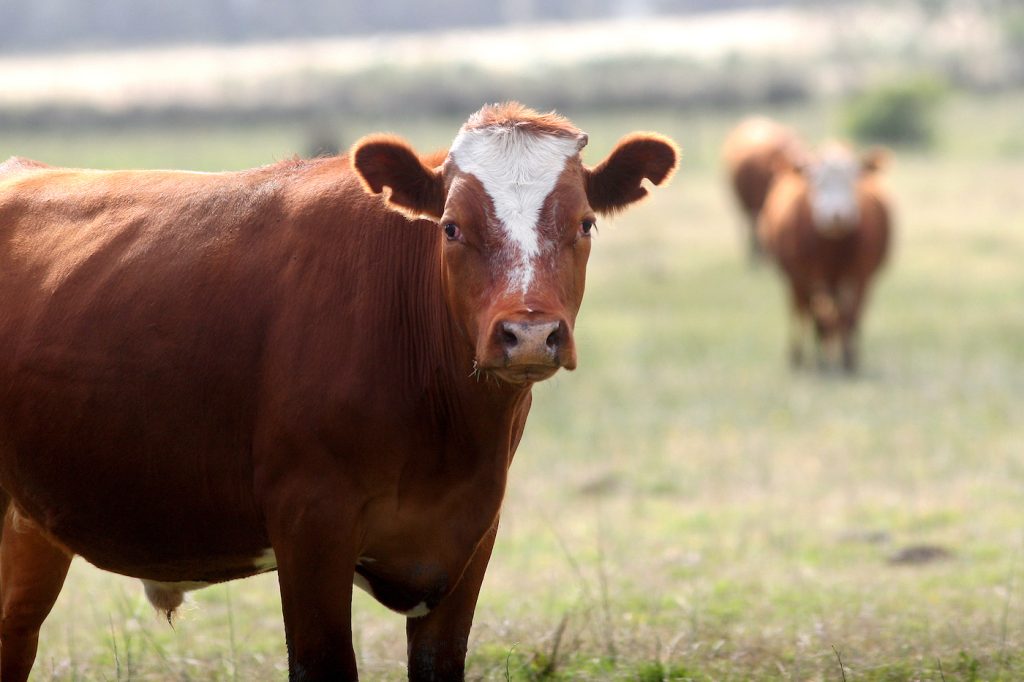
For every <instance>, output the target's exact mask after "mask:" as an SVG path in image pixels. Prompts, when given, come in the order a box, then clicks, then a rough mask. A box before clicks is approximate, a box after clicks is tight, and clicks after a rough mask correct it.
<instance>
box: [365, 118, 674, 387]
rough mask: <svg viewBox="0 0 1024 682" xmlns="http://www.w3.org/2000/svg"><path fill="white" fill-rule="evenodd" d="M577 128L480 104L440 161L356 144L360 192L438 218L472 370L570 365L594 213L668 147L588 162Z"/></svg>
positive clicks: (617, 202)
mask: <svg viewBox="0 0 1024 682" xmlns="http://www.w3.org/2000/svg"><path fill="white" fill-rule="evenodd" d="M586 143H587V136H586V135H585V134H584V133H583V132H581V131H580V130H578V129H577V128H575V127H574V126H573V125H572V124H571V123H569V122H568V121H567V120H565V119H564V118H562V117H560V116H557V115H554V114H546V115H541V114H537V113H536V112H534V111H531V110H529V109H526V108H524V107H522V106H520V105H517V104H506V105H500V106H491V107H484V108H483V109H481V110H480V111H479V112H477V113H476V114H474V115H473V116H472V117H471V118H470V119H469V121H468V122H467V123H466V124H465V125H464V126H463V127H462V129H461V130H460V131H459V134H458V135H457V136H456V138H455V141H454V142H453V143H452V145H451V148H450V149H449V151H448V155H447V157H446V158H445V159H444V161H443V163H442V164H441V165H440V166H438V167H435V168H431V167H429V166H427V165H425V164H424V163H423V162H422V161H421V160H420V159H419V158H417V156H416V155H415V154H414V152H413V151H412V149H411V148H410V147H409V146H408V145H406V144H405V143H404V142H402V141H401V140H397V139H395V138H390V137H379V136H374V137H370V138H367V139H364V140H363V141H361V142H359V143H357V144H356V146H355V147H354V148H353V151H352V159H353V165H354V166H355V169H356V171H357V172H358V173H359V174H360V175H361V176H362V178H363V180H364V182H365V184H366V187H367V189H368V190H369V191H371V192H374V193H379V192H382V191H383V188H384V187H389V188H390V190H391V191H390V195H389V196H388V203H389V205H390V206H391V207H392V208H394V209H396V210H399V211H402V212H404V213H407V214H412V215H416V216H418V217H426V218H428V219H430V220H433V221H435V222H436V223H437V225H438V239H439V240H441V242H442V254H443V256H442V268H443V272H442V277H443V278H444V282H445V291H446V295H447V297H448V305H449V308H450V309H451V311H452V312H453V314H454V316H455V318H456V320H457V322H458V325H459V327H460V328H461V329H462V331H463V332H464V334H465V336H466V338H467V340H468V341H469V343H470V344H472V346H473V348H474V351H475V363H476V365H475V369H477V370H480V371H483V372H486V373H489V374H492V375H494V376H496V377H498V378H499V379H501V380H503V381H505V382H508V383H515V384H524V383H530V382H534V381H539V380H542V379H545V378H547V377H549V376H551V375H552V374H554V373H555V372H556V371H557V370H558V369H559V368H560V367H565V368H566V369H573V368H575V367H576V347H575V343H574V341H573V327H574V325H575V321H576V313H577V312H578V310H579V307H580V302H581V301H582V298H583V288H584V281H585V275H586V265H587V258H588V257H589V255H590V248H591V241H592V239H593V236H594V234H595V230H594V228H595V225H596V223H597V217H598V215H606V214H609V213H613V212H615V211H618V210H621V209H623V208H625V207H626V206H628V205H629V204H631V203H633V202H635V201H637V200H639V199H641V198H643V197H644V196H645V195H646V194H647V190H646V189H645V188H644V187H643V186H642V184H641V183H642V181H643V180H644V178H647V179H649V180H650V181H651V182H653V183H654V184H660V183H662V182H663V181H665V180H666V179H667V178H668V177H669V176H670V175H671V173H672V171H673V170H674V169H675V165H676V157H677V151H676V148H675V145H674V144H673V143H672V142H671V141H669V140H667V139H666V138H663V137H661V136H658V135H653V134H635V135H632V136H629V137H627V138H624V139H623V140H621V141H620V142H619V144H618V145H617V146H616V148H615V149H614V150H613V151H612V153H611V154H610V155H609V157H608V158H607V159H606V160H605V161H603V162H602V163H601V164H599V165H598V166H596V167H594V168H587V167H586V166H584V164H583V162H582V160H581V159H580V150H581V149H582V148H583V147H584V146H585V145H586Z"/></svg>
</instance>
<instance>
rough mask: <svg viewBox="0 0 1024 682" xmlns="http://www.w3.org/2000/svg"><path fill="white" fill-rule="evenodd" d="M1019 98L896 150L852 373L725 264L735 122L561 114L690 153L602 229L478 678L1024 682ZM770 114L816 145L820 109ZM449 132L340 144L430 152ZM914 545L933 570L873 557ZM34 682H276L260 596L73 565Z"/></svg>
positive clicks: (1023, 257) (161, 160)
mask: <svg viewBox="0 0 1024 682" xmlns="http://www.w3.org/2000/svg"><path fill="white" fill-rule="evenodd" d="M1022 105H1024V100H1022V99H1021V98H1020V97H1001V98H993V99H991V100H985V101H979V100H962V99H955V100H953V101H951V102H950V103H949V105H948V106H947V108H946V110H945V112H944V114H943V118H942V121H941V126H940V128H941V139H942V143H941V145H940V147H939V149H938V150H937V151H936V152H934V153H933V154H930V155H908V154H896V155H895V157H894V163H893V167H892V169H891V172H890V179H891V182H890V187H891V193H892V195H893V197H894V202H895V206H896V210H897V229H898V236H897V240H896V247H895V250H894V253H893V254H892V259H891V261H890V264H889V267H888V269H887V270H886V271H885V273H884V274H883V276H882V278H881V279H880V281H879V282H878V285H877V287H876V289H875V291H874V296H873V301H872V305H871V306H870V307H869V310H868V314H867V319H866V324H865V329H864V339H863V361H864V369H863V372H862V373H861V375H860V376H858V377H856V378H854V379H849V380H848V379H845V378H843V377H840V376H836V375H820V374H816V373H810V372H796V373H794V372H791V371H790V370H789V369H788V367H787V365H786V363H785V362H784V335H785V329H786V326H785V317H784V307H783V296H782V288H781V285H780V284H779V282H778V278H777V277H776V276H775V273H774V272H773V271H772V270H771V268H769V267H761V268H757V269H751V268H749V267H747V265H746V261H745V258H743V257H742V252H741V248H740V247H741V238H740V237H741V235H740V232H739V228H738V225H739V221H738V219H737V216H736V215H735V213H734V212H733V210H732V206H731V204H730V202H729V197H728V196H727V195H726V193H725V190H724V186H723V182H722V178H721V176H720V170H719V168H718V167H717V164H716V154H717V149H718V145H719V143H720V141H721V138H722V136H723V134H724V132H725V130H726V129H727V128H728V126H729V125H730V124H731V122H732V121H734V120H735V119H733V118H730V117H726V116H720V115H718V116H716V115H711V114H699V115H698V114H692V115H670V114H667V113H664V112H661V113H654V114H641V113H638V114H636V115H635V116H631V117H630V116H624V115H616V116H614V117H602V116H596V115H595V116H585V115H578V116H575V117H574V118H575V119H576V121H577V123H579V124H580V125H581V127H583V128H584V129H586V130H588V132H590V134H591V140H592V144H591V146H592V148H593V149H591V150H589V151H590V156H589V158H590V159H591V160H592V161H594V160H596V159H598V158H600V156H601V154H603V153H604V151H606V150H607V149H608V148H609V147H610V146H611V144H612V143H613V142H614V139H615V138H617V137H618V136H619V135H621V134H624V133H626V132H628V131H629V130H632V129H634V128H650V129H655V130H661V131H663V132H666V133H669V134H672V135H674V136H675V137H676V139H677V140H678V141H679V142H680V144H681V145H682V146H683V147H684V150H685V156H684V160H683V166H682V168H681V170H680V172H679V174H678V175H677V176H676V179H675V181H674V183H673V185H672V186H671V187H670V188H668V189H666V190H663V191H659V192H657V193H656V195H655V196H654V197H653V198H652V199H651V200H650V201H649V202H647V203H646V204H644V205H643V206H642V207H640V208H637V209H635V210H633V211H632V212H628V213H627V214H625V215H624V216H623V217H621V218H618V219H616V220H614V221H604V223H603V224H602V225H601V227H600V234H599V236H598V237H597V243H596V244H595V249H594V253H593V256H592V259H591V266H590V279H589V282H588V292H587V298H586V301H585V303H584V306H583V311H582V312H581V316H580V320H579V324H578V328H577V334H578V338H577V341H578V344H579V348H580V368H579V369H578V370H577V371H576V372H574V373H572V374H567V373H563V374H560V375H558V376H557V377H556V378H555V379H553V380H552V381H549V382H547V383H545V384H542V385H540V386H538V387H537V388H536V389H535V396H536V398H535V405H534V409H533V414H532V416H531V418H530V424H529V426H528V428H527V432H526V437H525V439H524V441H523V443H522V446H521V447H520V450H519V453H518V455H517V458H516V461H515V464H514V465H513V468H512V476H511V485H510V488H509V492H508V498H507V501H506V504H505V512H504V516H503V522H502V529H501V532H500V534H499V540H498V544H497V547H496V549H495V552H494V557H493V559H492V562H491V568H490V571H489V573H488V576H487V579H486V581H485V583H484V588H483V593H482V596H481V599H480V605H479V608H478V611H477V616H476V624H475V629H474V634H473V637H472V639H471V642H470V655H469V676H470V677H471V678H473V679H485V680H504V679H506V678H510V679H513V680H535V679H594V680H601V679H623V680H627V679H628V680H634V679H638V680H651V681H653V680H663V679H664V680H667V679H696V680H748V679H776V678H777V679H793V680H842V679H844V678H845V679H848V680H994V679H1004V680H1012V679H1021V678H1024V524H1022V523H1021V521H1022V518H1024V495H1022V492H1024V195H1022V194H1021V188H1022V186H1024V131H1022V130H1021V129H1020V126H1019V114H1020V111H1021V110H1022V109H1024V106H1022ZM776 113H777V114H778V115H780V116H782V117H784V118H786V119H787V120H789V121H791V122H793V123H794V124H796V125H797V126H798V127H800V128H801V129H803V130H806V131H809V136H810V137H817V136H819V135H820V134H821V133H822V132H824V131H825V130H827V129H828V128H829V126H830V125H831V124H832V122H833V120H834V117H833V112H832V111H831V110H830V108H828V107H826V106H822V107H818V108H814V109H807V110H799V111H797V110H791V111H780V112H776ZM457 124H458V122H456V121H450V122H434V121H425V122H424V121H421V122H414V123H400V122H390V121H384V122H375V123H368V122H355V121H351V122H348V124H347V125H346V126H345V132H346V134H351V135H355V134H357V133H358V132H368V131H371V130H376V129H380V128H390V129H394V130H399V131H402V132H405V133H407V134H408V135H409V136H410V137H411V138H412V139H413V140H414V141H416V142H417V143H418V144H419V145H420V146H423V147H432V146H440V145H443V144H444V143H445V142H446V141H447V140H448V139H450V138H451V136H452V135H453V134H454V132H455V126H456V125H457ZM301 135H302V133H301V130H300V129H298V128H295V129H242V130H237V131H225V130H216V129H215V130H190V131H187V132H177V133H170V132H156V131H154V132H129V133H117V134H114V133H107V134H104V135H97V136H95V137H92V138H88V139H86V138H82V137H74V138H71V137H68V138H63V139H61V138H52V137H50V136H44V135H39V136H32V137H27V136H20V137H19V138H18V139H13V138H10V137H6V138H5V137H2V136H0V156H5V155H6V154H7V153H12V154H13V153H18V154H24V155H28V156H36V157H38V158H41V159H43V160H47V161H51V162H54V163H63V164H69V165H85V166H104V167H118V166H160V167H168V166H186V167H191V168H199V169H211V170H212V169H220V168H230V167H241V166H246V165H253V164H259V163H266V162H269V161H272V160H274V159H275V158H282V157H284V156H288V155H290V154H291V153H292V152H293V151H295V150H296V149H300V148H301ZM347 141H348V142H351V139H349V140H347ZM914 547H918V548H926V549H927V548H930V549H931V550H933V553H934V554H939V555H941V556H939V557H938V558H937V559H936V560H934V561H923V562H913V561H910V562H906V561H904V562H900V561H894V559H895V558H898V557H899V556H900V555H901V552H904V551H905V550H907V549H908V548H909V549H913V548H914ZM904 553H905V552H904ZM911 554H913V553H912V552H911ZM355 602H356V603H355V615H354V620H355V630H356V649H357V654H358V657H359V660H360V664H361V669H362V671H363V674H364V676H365V678H366V679H370V680H377V679H384V680H388V679H402V678H403V677H404V665H405V664H404V656H405V643H404V623H403V620H402V619H401V618H400V617H398V616H396V615H394V614H392V613H390V612H388V611H386V610H385V609H383V608H382V607H380V606H378V605H377V604H375V603H374V602H373V601H372V600H371V599H369V598H368V597H366V596H365V595H363V594H362V593H358V594H357V595H356V598H355ZM840 660H841V662H842V665H843V668H842V669H841V668H840ZM35 672H36V679H40V680H45V679H60V680H66V679H78V680H93V679H160V680H163V679H176V680H206V679H224V680H252V679H281V678H284V677H285V676H286V672H285V651H284V638H283V628H282V624H281V619H280V606H279V603H278V597H277V593H276V581H275V578H274V576H272V575H270V576H263V577H260V578H256V579H250V580H247V581H242V582H236V583H232V584H229V585H223V586H217V587H214V588H210V589H208V590H205V591H202V592H199V593H196V594H195V597H194V600H193V605H191V606H189V607H188V608H187V609H186V611H185V613H184V615H183V617H182V618H181V619H180V620H179V621H177V623H176V625H175V628H174V629H173V630H172V629H171V628H169V627H168V626H167V624H166V623H165V622H164V621H163V620H162V619H160V618H159V617H158V616H157V615H156V614H155V613H154V611H153V610H152V609H151V607H150V606H149V605H148V603H147V602H146V601H145V599H144V597H143V594H142V590H141V587H140V585H139V584H138V583H137V582H135V581H131V580H128V579H126V578H121V577H117V576H111V575H109V574H102V573H100V572H99V571H97V570H95V569H93V568H91V567H90V566H88V565H87V564H85V563H84V562H81V561H77V562H76V563H75V564H74V566H73V568H72V574H71V576H70V578H69V579H68V583H67V585H66V587H65V589H64V592H63V594H62V595H61V598H60V600H59V601H58V603H57V605H56V607H55V610H54V613H53V615H52V616H51V617H50V619H49V620H48V621H47V623H46V626H45V628H44V630H43V634H42V639H41V645H40V654H39V658H38V661H37V666H36V671H35Z"/></svg>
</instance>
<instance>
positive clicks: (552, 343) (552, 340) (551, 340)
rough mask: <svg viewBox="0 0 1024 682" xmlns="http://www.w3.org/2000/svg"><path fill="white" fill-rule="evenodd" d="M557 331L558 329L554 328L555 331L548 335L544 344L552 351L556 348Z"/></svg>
mask: <svg viewBox="0 0 1024 682" xmlns="http://www.w3.org/2000/svg"><path fill="white" fill-rule="evenodd" d="M558 331H559V330H558V328H555V331H553V332H551V333H550V334H548V338H547V341H545V343H547V345H548V348H551V349H552V350H554V349H555V348H558Z"/></svg>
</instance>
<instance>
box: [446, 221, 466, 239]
mask: <svg viewBox="0 0 1024 682" xmlns="http://www.w3.org/2000/svg"><path fill="white" fill-rule="evenodd" d="M444 236H445V237H448V241H450V242H454V241H458V240H459V239H460V238H461V237H462V230H460V229H459V226H458V225H456V224H455V223H445V224H444Z"/></svg>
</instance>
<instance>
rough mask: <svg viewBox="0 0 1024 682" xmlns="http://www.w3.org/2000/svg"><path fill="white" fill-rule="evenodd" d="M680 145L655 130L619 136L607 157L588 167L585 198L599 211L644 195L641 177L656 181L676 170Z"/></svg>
mask: <svg viewBox="0 0 1024 682" xmlns="http://www.w3.org/2000/svg"><path fill="white" fill-rule="evenodd" d="M678 158H679V148H678V147H676V145H675V143H674V142H673V141H672V140H670V139H668V138H667V137H664V136H663V135H658V134H657V133H633V134H632V135H627V136H626V137H624V138H622V139H621V140H619V143H618V144H617V145H615V149H613V150H612V153H611V154H609V155H608V158H607V159H605V160H604V161H602V162H601V163H599V164H598V165H597V166H595V167H594V168H592V169H590V170H588V171H587V200H588V201H589V202H590V207H591V208H592V209H594V210H595V211H597V212H598V213H615V212H616V211H621V210H622V209H624V208H626V207H627V206H629V205H630V204H632V203H633V202H635V201H639V200H640V199H643V198H644V197H645V196H647V189H646V188H645V187H644V186H643V184H642V182H643V180H644V178H647V179H648V180H650V181H651V182H653V183H654V184H655V185H660V184H661V183H663V182H665V181H666V180H668V179H669V178H670V177H671V176H672V173H674V172H675V170H676V164H677V163H678Z"/></svg>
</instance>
